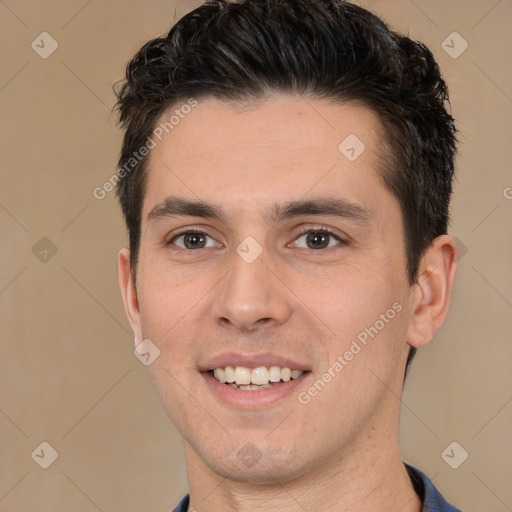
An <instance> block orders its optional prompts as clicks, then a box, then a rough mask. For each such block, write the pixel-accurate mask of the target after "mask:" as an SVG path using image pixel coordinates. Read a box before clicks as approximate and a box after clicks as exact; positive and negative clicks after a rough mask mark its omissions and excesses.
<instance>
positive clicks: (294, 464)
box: [201, 441, 308, 485]
mask: <svg viewBox="0 0 512 512" xmlns="http://www.w3.org/2000/svg"><path fill="white" fill-rule="evenodd" d="M281 450H282V447H281ZM303 454H304V451H302V455H303ZM201 458H202V460H203V462H205V463H206V465H207V466H208V467H209V468H210V470H211V471H213V472H214V473H216V474H217V475H219V476H221V477H223V478H228V479H229V480H232V481H235V482H241V483H242V482H243V483H253V484H260V485H274V484H276V483H285V482H290V481H292V480H295V479H296V478H299V477H300V476H302V475H304V474H305V473H307V466H308V464H307V461H303V460H302V459H301V458H300V457H298V456H297V454H296V453H293V450H290V451H289V452H288V453H286V452H282V451H277V449H276V447H275V446H267V447H266V448H264V449H263V450H261V451H260V450H259V449H258V448H256V446H255V445H254V444H252V443H251V442H250V441H248V442H247V443H246V444H244V445H242V448H239V449H238V450H236V451H235V450H233V451H231V450H229V449H227V450H223V451H221V452H219V451H216V453H213V454H212V453H209V454H205V453H201Z"/></svg>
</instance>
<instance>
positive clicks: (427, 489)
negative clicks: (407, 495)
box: [404, 462, 462, 512]
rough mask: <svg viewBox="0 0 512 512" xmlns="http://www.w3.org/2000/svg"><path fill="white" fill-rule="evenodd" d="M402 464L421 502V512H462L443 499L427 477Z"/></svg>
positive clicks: (417, 470) (408, 465) (415, 469)
mask: <svg viewBox="0 0 512 512" xmlns="http://www.w3.org/2000/svg"><path fill="white" fill-rule="evenodd" d="M404 464H405V468H406V469H407V472H408V473H409V477H410V479H411V482H412V484H413V486H414V489H415V490H416V492H417V493H418V495H419V497H420V498H421V499H422V501H423V509H422V512H462V511H461V510H460V509H458V508H456V507H454V506H453V505H450V503H448V502H447V501H446V500H445V499H444V498H443V496H442V495H441V493H440V492H439V491H438V490H437V489H436V487H435V485H434V484H433V483H432V480H430V478H429V477H428V476H427V475H425V474H424V473H422V472H421V471H420V470H419V469H417V468H415V467H413V466H411V465H410V464H407V463H405V462H404Z"/></svg>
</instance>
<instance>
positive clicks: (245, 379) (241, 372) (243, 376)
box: [235, 366, 251, 385]
mask: <svg viewBox="0 0 512 512" xmlns="http://www.w3.org/2000/svg"><path fill="white" fill-rule="evenodd" d="M235 382H236V383H237V384H239V385H240V384H250V383H251V370H249V368H245V367H244V366H237V367H236V369H235Z"/></svg>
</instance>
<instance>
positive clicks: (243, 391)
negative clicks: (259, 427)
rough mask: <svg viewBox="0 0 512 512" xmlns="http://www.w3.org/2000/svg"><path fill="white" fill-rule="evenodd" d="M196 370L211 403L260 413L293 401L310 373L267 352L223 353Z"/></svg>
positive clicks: (302, 365) (302, 367)
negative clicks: (201, 378) (210, 398)
mask: <svg viewBox="0 0 512 512" xmlns="http://www.w3.org/2000/svg"><path fill="white" fill-rule="evenodd" d="M198 370H199V372H200V375H201V376H202V377H203V381H204V383H205V384H206V387H207V389H208V390H209V392H210V393H212V395H211V396H213V397H214V399H215V401H216V402H217V403H219V405H220V404H224V405H228V406H229V407H234V408H235V409H237V410H242V409H245V410H262V409H266V408H268V407H272V406H274V405H277V404H281V403H283V401H284V400H288V401H290V400H293V397H294V395H295V394H296V392H297V391H298V389H299V387H301V386H302V385H303V382H304V380H305V379H306V378H308V376H309V375H310V374H311V373H312V371H311V366H309V365H308V364H306V363H301V362H299V361H297V360H293V359H290V358H288V357H286V356H285V355H280V354H276V353H270V352H266V353H260V354H254V353H253V354H247V353H246V354H241V353H239V352H228V353H223V354H219V355H217V356H215V357H213V358H211V359H209V360H208V361H205V362H204V363H203V364H200V365H199V367H198ZM288 403H291V402H288Z"/></svg>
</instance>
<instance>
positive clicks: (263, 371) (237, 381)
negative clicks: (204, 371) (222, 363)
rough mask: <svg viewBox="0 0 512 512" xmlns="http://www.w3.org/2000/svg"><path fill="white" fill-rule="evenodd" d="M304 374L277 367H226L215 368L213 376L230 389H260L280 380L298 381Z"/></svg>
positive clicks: (299, 371) (300, 371)
mask: <svg viewBox="0 0 512 512" xmlns="http://www.w3.org/2000/svg"><path fill="white" fill-rule="evenodd" d="M303 373H304V372H303V371H302V370H292V369H290V368H281V367H279V366H270V367H269V368H267V367H265V366H259V367H258V368H253V369H252V370H251V369H250V368H246V367H245V366H237V367H236V368H234V367H233V366H226V367H225V368H215V370H213V376H214V377H215V379H217V380H218V381H219V382H222V383H226V384H229V385H230V386H231V387H238V386H240V389H262V388H267V387H271V386H272V384H270V383H277V382H280V381H281V380H282V381H284V382H288V381H289V380H290V379H298V378H299V377H300V376H301V375H302V374H303Z"/></svg>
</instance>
